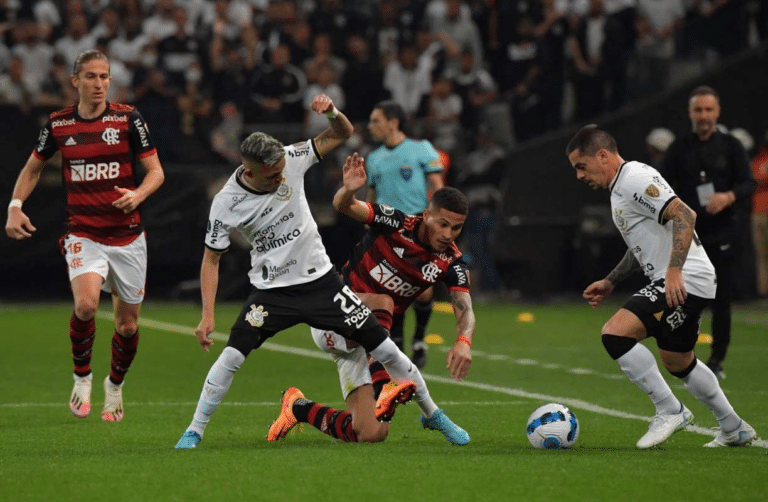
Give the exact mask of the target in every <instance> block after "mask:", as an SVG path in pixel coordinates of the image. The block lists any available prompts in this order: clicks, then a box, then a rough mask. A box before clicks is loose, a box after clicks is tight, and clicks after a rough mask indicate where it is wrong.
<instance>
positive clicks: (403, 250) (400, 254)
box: [392, 248, 405, 258]
mask: <svg viewBox="0 0 768 502" xmlns="http://www.w3.org/2000/svg"><path fill="white" fill-rule="evenodd" d="M392 251H394V252H395V253H396V254H397V256H399V257H400V258H402V257H403V253H405V249H403V248H392Z"/></svg>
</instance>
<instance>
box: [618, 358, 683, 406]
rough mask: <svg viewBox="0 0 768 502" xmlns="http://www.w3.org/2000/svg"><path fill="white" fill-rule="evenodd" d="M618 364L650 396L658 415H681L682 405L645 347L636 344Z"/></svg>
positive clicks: (619, 359)
mask: <svg viewBox="0 0 768 502" xmlns="http://www.w3.org/2000/svg"><path fill="white" fill-rule="evenodd" d="M616 362H618V363H619V367H620V368H621V371H623V372H624V374H625V375H627V378H629V379H630V380H632V382H634V384H635V385H637V386H638V387H640V388H641V389H642V390H643V392H645V393H646V394H648V397H650V398H651V401H653V404H654V405H655V406H656V413H667V414H674V413H680V410H681V409H682V406H683V405H682V403H680V401H678V399H677V398H676V397H675V395H674V394H672V389H670V388H669V384H667V382H666V380H664V377H663V376H661V371H659V366H658V364H656V359H655V358H654V357H653V354H652V353H651V351H650V350H648V348H647V347H646V346H645V345H643V344H642V343H636V344H635V346H634V347H632V348H631V349H630V350H629V352H627V353H626V354H624V355H623V356H621V357H620V358H618V359H616Z"/></svg>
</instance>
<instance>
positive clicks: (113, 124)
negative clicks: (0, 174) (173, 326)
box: [5, 50, 165, 422]
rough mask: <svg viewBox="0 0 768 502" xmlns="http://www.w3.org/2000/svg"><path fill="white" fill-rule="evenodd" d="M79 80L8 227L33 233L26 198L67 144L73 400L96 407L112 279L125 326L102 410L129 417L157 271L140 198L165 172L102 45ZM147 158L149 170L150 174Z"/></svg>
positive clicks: (79, 408)
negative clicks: (104, 299)
mask: <svg viewBox="0 0 768 502" xmlns="http://www.w3.org/2000/svg"><path fill="white" fill-rule="evenodd" d="M71 82H72V85H73V86H74V87H75V88H77V91H78V101H77V103H75V104H74V105H71V106H68V107H66V108H64V109H63V110H59V111H57V112H54V113H52V114H51V116H50V119H49V120H48V122H47V123H46V124H45V126H44V127H43V129H42V130H41V131H40V136H39V139H38V145H37V147H36V148H35V149H34V150H33V151H32V154H31V155H30V157H29V160H27V163H26V164H25V165H24V167H23V168H22V170H21V173H19V177H18V179H17V180H16V185H15V187H14V189H13V199H12V200H11V203H10V204H9V206H8V220H7V223H6V226H5V230H6V233H7V234H8V236H9V237H11V238H12V239H17V240H22V239H27V238H29V237H32V234H33V233H34V232H35V230H36V229H35V226H34V225H33V224H32V222H31V221H30V220H29V218H28V217H27V215H26V214H24V212H23V211H22V203H23V202H24V201H25V200H26V199H27V198H28V197H29V196H30V194H31V193H32V191H33V190H34V188H35V186H36V185H37V182H38V181H39V179H40V175H41V173H42V171H43V169H44V168H45V165H46V161H47V160H48V159H50V158H51V157H52V156H53V154H54V153H56V151H59V152H61V158H62V163H61V171H62V178H63V181H64V188H65V190H66V201H67V233H66V234H65V235H64V237H63V238H62V240H61V243H62V252H63V253H64V256H65V259H66V262H67V268H68V270H69V279H70V283H71V285H72V294H73V296H74V303H75V308H74V312H73V313H72V317H71V319H70V322H69V335H70V339H71V341H72V358H73V360H74V380H75V385H74V389H73V390H72V396H71V398H70V404H69V406H70V410H71V411H72V413H73V414H74V415H75V416H76V417H80V418H83V417H86V416H88V414H89V413H90V411H91V402H90V396H91V381H92V379H93V375H92V374H91V353H92V347H93V341H94V337H95V330H96V324H95V321H94V317H95V315H96V311H97V309H98V305H99V296H100V291H101V290H102V289H103V290H105V291H107V292H111V293H112V297H113V305H114V316H115V333H114V334H113V337H112V363H111V370H110V373H109V375H108V376H107V377H106V378H105V380H104V389H105V392H106V398H105V403H104V409H103V410H102V413H101V417H102V419H104V420H105V421H109V422H119V421H120V420H122V418H123V402H122V385H123V379H124V378H125V374H126V372H127V371H128V368H129V367H130V365H131V363H132V361H133V358H134V356H135V355H136V349H137V347H138V343H139V331H138V318H139V311H140V308H141V302H142V300H143V297H144V286H145V281H146V271H147V244H146V240H145V237H144V229H143V226H142V222H141V216H140V214H139V211H138V207H139V205H140V204H141V203H142V202H144V200H146V199H147V197H149V196H150V195H152V194H153V193H154V192H155V191H156V190H157V189H158V188H159V187H160V185H162V183H163V180H164V178H165V176H164V174H163V168H162V166H161V164H160V160H159V158H158V156H157V150H156V149H155V147H154V145H153V143H152V140H151V138H150V136H149V130H148V128H147V125H146V124H145V123H144V119H143V118H142V116H141V114H139V112H138V111H137V110H136V109H135V108H134V107H133V106H129V105H123V104H118V103H110V102H108V101H107V91H109V85H110V82H111V75H110V71H109V60H108V59H107V57H106V56H105V55H104V54H102V53H101V52H99V51H95V50H90V51H86V52H83V53H82V54H80V56H78V58H77V60H76V61H75V66H74V72H73V74H72V76H71ZM137 163H138V164H141V166H142V167H143V168H144V170H145V171H146V174H145V176H144V178H143V180H142V181H141V182H140V183H139V181H138V176H137V175H138V173H137V172H136V164H137Z"/></svg>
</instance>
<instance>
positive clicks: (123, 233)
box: [32, 102, 157, 246]
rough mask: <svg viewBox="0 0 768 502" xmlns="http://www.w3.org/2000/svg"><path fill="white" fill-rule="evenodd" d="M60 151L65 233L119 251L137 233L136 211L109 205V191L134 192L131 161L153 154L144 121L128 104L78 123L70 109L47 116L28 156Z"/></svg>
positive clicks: (112, 105)
mask: <svg viewBox="0 0 768 502" xmlns="http://www.w3.org/2000/svg"><path fill="white" fill-rule="evenodd" d="M56 150H59V151H60V152H61V159H62V162H61V171H62V178H63V180H64V188H65V190H66V193H67V231H68V232H69V233H71V234H73V235H78V236H82V237H87V238H89V239H92V240H94V241H96V242H101V243H102V244H108V245H112V246H122V245H125V244H128V243H129V242H131V241H133V240H134V239H136V237H138V236H139V235H140V234H141V232H142V231H143V227H142V224H141V215H140V214H139V211H138V209H136V210H134V211H133V212H131V213H128V214H126V213H124V212H123V211H122V210H121V209H118V208H116V207H114V206H113V205H112V203H113V202H114V201H116V200H117V199H119V198H120V197H121V194H120V192H118V191H117V190H115V186H118V187H121V188H126V189H128V190H134V189H135V188H136V186H137V179H136V178H137V176H136V175H137V173H136V162H137V159H139V158H144V157H148V156H150V155H153V154H155V153H156V152H157V150H156V149H155V147H154V145H153V144H152V140H151V138H150V136H149V129H148V128H147V125H146V123H145V122H144V118H143V117H142V116H141V114H140V113H139V112H138V111H137V110H136V108H134V107H133V106H130V105H123V104H119V103H109V102H108V103H107V108H106V109H105V110H104V113H102V114H101V115H99V116H98V117H96V118H93V119H87V120H86V119H83V118H82V117H80V115H79V114H78V113H77V106H76V105H71V106H68V107H67V108H64V109H63V110H59V111H57V112H54V113H52V114H51V116H50V118H49V119H48V122H47V123H46V124H45V126H44V127H43V129H42V130H41V131H40V137H39V138H38V144H37V147H35V149H34V150H33V151H32V154H33V155H34V156H35V157H37V158H38V159H40V160H43V161H45V160H48V159H49V158H51V157H52V156H53V154H54V153H56Z"/></svg>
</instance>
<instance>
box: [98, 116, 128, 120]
mask: <svg viewBox="0 0 768 502" xmlns="http://www.w3.org/2000/svg"><path fill="white" fill-rule="evenodd" d="M101 121H102V122H128V116H127V115H104V116H103V117H102V118H101Z"/></svg>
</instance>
